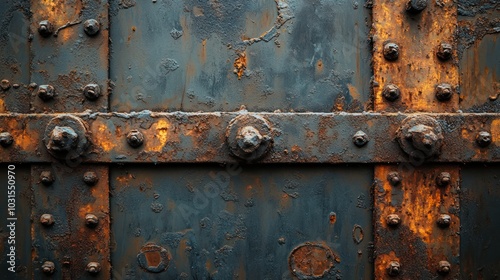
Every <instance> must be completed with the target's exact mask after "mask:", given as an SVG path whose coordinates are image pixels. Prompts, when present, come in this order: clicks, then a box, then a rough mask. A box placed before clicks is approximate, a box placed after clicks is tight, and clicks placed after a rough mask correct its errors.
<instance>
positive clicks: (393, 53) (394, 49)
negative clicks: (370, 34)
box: [384, 42, 399, 61]
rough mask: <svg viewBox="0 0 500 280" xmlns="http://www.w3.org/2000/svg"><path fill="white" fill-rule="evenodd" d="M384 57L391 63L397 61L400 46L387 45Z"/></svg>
mask: <svg viewBox="0 0 500 280" xmlns="http://www.w3.org/2000/svg"><path fill="white" fill-rule="evenodd" d="M384 57H385V59H387V60H389V61H394V60H397V59H398V57H399V46H398V45H397V44H396V43H391V42H388V43H385V45H384Z"/></svg>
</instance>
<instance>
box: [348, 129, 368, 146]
mask: <svg viewBox="0 0 500 280" xmlns="http://www.w3.org/2000/svg"><path fill="white" fill-rule="evenodd" d="M369 141H370V138H368V135H366V133H364V132H363V131H361V130H360V131H358V132H356V133H355V134H354V136H352V142H353V143H354V145H356V146H358V147H363V146H364V145H366V144H367V143H368V142H369Z"/></svg>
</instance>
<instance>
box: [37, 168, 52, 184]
mask: <svg viewBox="0 0 500 280" xmlns="http://www.w3.org/2000/svg"><path fill="white" fill-rule="evenodd" d="M54 181H55V179H54V176H53V175H52V172H50V171H47V170H46V171H42V173H40V182H42V184H44V185H45V186H50V185H52V183H54Z"/></svg>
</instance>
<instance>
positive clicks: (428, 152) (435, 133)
mask: <svg viewBox="0 0 500 280" xmlns="http://www.w3.org/2000/svg"><path fill="white" fill-rule="evenodd" d="M429 134H432V137H431V138H432V142H433V145H431V146H429V147H426V146H425V145H424V143H423V141H424V138H425V135H429ZM411 135H414V137H411ZM415 135H416V136H415ZM397 137H398V142H399V145H400V146H401V148H402V149H403V151H405V152H406V153H407V154H408V155H410V156H411V157H412V158H430V157H433V156H437V155H439V154H440V153H441V147H442V146H443V138H444V137H443V129H442V128H441V125H440V124H439V123H438V122H437V121H436V120H435V119H434V118H432V117H429V116H425V115H419V116H411V117H408V118H406V119H404V120H403V122H402V124H401V127H400V128H399V129H398V131H397ZM415 137H416V139H415Z"/></svg>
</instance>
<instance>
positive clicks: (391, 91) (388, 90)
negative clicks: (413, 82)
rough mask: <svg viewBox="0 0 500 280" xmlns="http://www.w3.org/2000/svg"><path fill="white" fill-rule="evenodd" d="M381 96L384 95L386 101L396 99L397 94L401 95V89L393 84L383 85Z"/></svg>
mask: <svg viewBox="0 0 500 280" xmlns="http://www.w3.org/2000/svg"><path fill="white" fill-rule="evenodd" d="M382 96H384V98H385V99H386V100H387V101H391V102H392V101H396V100H397V99H398V98H399V96H401V91H400V90H399V88H398V86H396V85H394V84H388V85H386V86H385V87H384V90H383V91H382Z"/></svg>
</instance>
